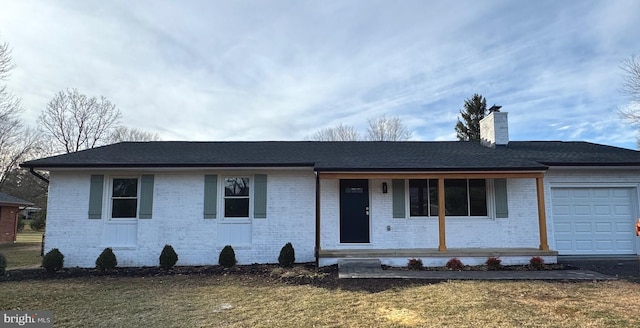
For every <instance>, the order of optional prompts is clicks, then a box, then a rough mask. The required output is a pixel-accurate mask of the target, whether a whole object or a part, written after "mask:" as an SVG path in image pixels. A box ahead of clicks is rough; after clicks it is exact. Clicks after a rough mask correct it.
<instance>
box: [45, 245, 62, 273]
mask: <svg viewBox="0 0 640 328" xmlns="http://www.w3.org/2000/svg"><path fill="white" fill-rule="evenodd" d="M42 266H43V267H44V269H45V270H47V272H49V273H52V272H56V271H58V270H60V269H62V267H64V255H62V253H61V252H60V250H58V249H57V248H54V249H52V250H50V251H49V252H47V254H45V255H44V257H43V258H42Z"/></svg>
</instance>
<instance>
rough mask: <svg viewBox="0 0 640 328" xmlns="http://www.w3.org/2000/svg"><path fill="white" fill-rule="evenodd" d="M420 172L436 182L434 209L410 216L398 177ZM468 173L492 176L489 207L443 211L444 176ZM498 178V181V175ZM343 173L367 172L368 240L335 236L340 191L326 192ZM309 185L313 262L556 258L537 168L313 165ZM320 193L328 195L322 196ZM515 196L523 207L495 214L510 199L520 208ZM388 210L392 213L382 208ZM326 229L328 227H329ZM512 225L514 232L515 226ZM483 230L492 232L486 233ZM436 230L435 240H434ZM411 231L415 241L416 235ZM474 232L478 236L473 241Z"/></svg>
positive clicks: (416, 176) (348, 176)
mask: <svg viewBox="0 0 640 328" xmlns="http://www.w3.org/2000/svg"><path fill="white" fill-rule="evenodd" d="M420 179H421V180H429V181H430V182H433V183H434V184H435V183H437V188H436V187H435V186H433V189H432V191H433V192H434V193H437V204H431V205H430V208H431V209H430V210H432V211H434V212H436V211H437V216H436V215H435V213H432V214H430V216H425V217H420V218H416V217H413V216H412V214H413V213H412V211H413V209H412V208H411V207H410V206H411V200H406V199H405V198H409V197H410V193H411V191H409V188H408V187H407V186H406V183H405V182H408V181H412V180H420ZM469 179H476V180H485V181H489V180H491V182H490V183H489V182H487V186H486V190H487V198H488V199H489V198H490V201H489V200H488V201H487V204H488V205H486V206H487V207H488V208H489V210H487V212H490V213H488V214H487V215H486V217H481V218H477V217H471V216H470V217H459V216H450V215H448V213H447V204H446V199H447V195H446V192H445V190H446V188H445V180H469ZM498 179H499V180H501V181H497V180H498ZM343 180H347V181H348V180H366V181H369V182H370V184H371V185H369V186H368V187H369V190H370V192H371V195H369V198H370V200H371V204H370V207H369V206H367V208H366V214H367V218H368V220H369V221H368V224H369V227H370V228H369V229H370V230H371V233H370V235H371V240H368V242H343V240H340V241H337V240H336V239H335V238H334V235H333V234H335V233H336V215H337V216H338V217H339V218H337V220H338V221H340V220H343V218H341V217H340V216H344V213H342V212H341V213H340V214H336V211H337V210H336V209H333V208H331V206H330V204H334V203H337V206H339V207H340V206H344V204H343V203H344V202H343V201H342V199H340V200H337V202H336V196H335V195H333V193H336V192H338V193H340V192H342V191H341V190H340V188H341V187H338V186H342V184H341V181H343ZM514 180H517V181H523V182H524V184H522V183H510V185H511V189H512V190H510V191H511V194H512V195H513V198H514V199H513V200H510V201H507V198H506V194H507V190H506V188H507V187H506V186H507V184H506V181H514ZM379 185H380V186H379ZM467 185H468V183H467ZM520 185H523V186H524V187H520ZM336 187H337V188H336ZM316 188H317V190H316V202H317V203H316V249H315V250H316V253H315V254H316V261H317V264H318V265H321V266H322V265H330V264H333V263H334V262H336V261H337V260H338V259H344V258H354V259H355V258H359V259H373V258H375V259H380V260H381V261H382V263H383V264H387V265H394V266H404V265H406V262H407V259H410V258H420V259H422V261H423V263H424V265H425V266H442V265H444V264H445V263H446V262H447V261H448V260H449V259H451V258H453V257H457V258H459V259H461V260H462V261H463V263H465V264H470V265H476V264H481V263H484V262H485V261H486V259H487V258H488V257H499V258H501V259H502V261H503V264H505V265H509V264H521V263H528V261H529V259H530V258H531V257H533V256H539V257H542V258H543V259H544V260H545V262H547V263H555V262H557V255H558V253H557V252H556V251H553V250H550V249H549V243H548V240H547V222H546V215H545V199H544V171H542V170H536V171H531V170H528V171H475V172H473V171H471V172H428V173H420V172H416V173H414V172H410V173H409V172H393V173H391V172H390V173H385V172H317V183H316ZM500 188H504V193H505V198H504V200H502V199H498V198H499V197H497V196H496V194H497V193H498V191H497V190H498V189H500ZM389 195H391V196H389ZM434 196H435V195H434ZM489 196H490V197H489ZM323 197H325V198H331V199H330V200H324V201H323ZM390 198H392V199H390ZM398 199H400V201H398ZM389 202H391V203H392V206H391V207H392V209H389V208H388V207H389V206H386V205H385V204H387V205H388V203H389ZM502 202H503V203H502ZM520 203H523V204H525V205H526V206H528V207H527V208H524V209H522V210H519V211H515V210H514V211H513V212H514V213H513V214H511V216H510V215H509V214H506V215H504V216H501V214H496V213H501V212H505V213H507V212H508V208H509V206H511V207H513V208H514V209H519V206H520ZM370 210H371V211H370ZM389 210H392V211H393V213H389ZM323 220H325V221H323ZM509 220H510V221H509ZM326 221H330V222H329V223H327V222H326ZM505 222H506V223H505ZM518 222H525V223H526V226H524V225H523V230H526V232H522V231H517V230H518V229H517V228H518V224H519V223H518ZM340 225H341V227H340V228H339V229H343V225H342V222H341V223H340ZM398 225H400V226H401V227H399V229H398V228H396V226H398ZM434 228H435V229H437V233H436V231H433V230H435V229H434ZM536 228H537V229H536ZM323 229H324V230H323ZM394 229H395V230H402V229H404V230H403V232H402V233H400V234H399V235H398V234H396V235H394V234H392V230H394ZM448 229H450V230H448ZM327 230H331V233H329V232H328V231H327ZM385 230H386V232H385ZM499 230H502V231H499ZM381 231H382V232H381ZM514 231H517V232H516V233H514ZM425 232H426V233H425ZM385 233H386V234H385ZM422 233H424V239H425V240H427V239H429V242H428V243H427V242H425V243H420V242H419V240H420V235H421V234H422ZM523 233H524V234H526V238H522V239H523V240H525V239H526V241H525V242H522V244H519V240H518V238H520V237H519V234H523ZM487 234H492V235H495V237H493V236H486V235H487ZM481 235H482V236H481ZM512 235H513V236H512ZM447 236H449V237H450V238H452V237H451V236H453V238H452V239H453V240H452V241H451V242H448V240H447ZM465 236H466V237H465ZM479 237H481V238H479ZM436 238H437V244H435V240H433V239H436ZM465 238H467V239H468V240H465ZM532 238H535V244H537V245H535V244H533V242H532ZM383 239H386V240H383ZM416 239H417V240H418V241H415V240H416ZM478 239H482V240H483V241H482V242H479V241H477V240H478ZM506 239H509V240H506ZM406 240H412V242H406ZM416 246H419V247H416ZM425 246H426V247H425Z"/></svg>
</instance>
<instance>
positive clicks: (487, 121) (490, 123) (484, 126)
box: [480, 112, 509, 148]
mask: <svg viewBox="0 0 640 328" xmlns="http://www.w3.org/2000/svg"><path fill="white" fill-rule="evenodd" d="M480 143H481V144H482V145H483V146H487V147H491V148H495V147H496V145H506V144H508V143H509V120H508V119H507V113H506V112H492V113H491V114H489V115H488V116H486V117H485V118H483V119H482V120H480Z"/></svg>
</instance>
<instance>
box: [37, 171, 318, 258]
mask: <svg viewBox="0 0 640 328" xmlns="http://www.w3.org/2000/svg"><path fill="white" fill-rule="evenodd" d="M236 173H237V174H239V175H249V176H251V175H253V174H267V180H268V185H267V190H268V193H267V218H266V219H253V220H251V221H250V224H249V227H250V232H251V236H250V240H251V244H250V245H249V246H247V247H234V250H235V252H236V258H237V259H238V261H239V263H240V264H250V263H277V261H278V255H279V253H280V249H281V248H282V246H284V244H285V243H287V242H291V243H292V244H293V246H294V248H295V251H296V261H297V262H310V261H314V260H315V258H314V254H313V251H314V239H315V233H314V230H315V176H314V174H313V172H311V171H306V170H305V171H302V170H291V171H284V170H270V171H252V172H236ZM90 174H105V175H109V174H110V173H109V172H97V173H88V172H86V173H85V172H55V171H54V172H51V179H50V180H51V183H50V185H49V205H48V213H47V232H46V244H45V247H46V251H49V250H50V249H52V248H58V249H60V251H61V252H62V253H63V254H64V255H65V266H67V267H74V266H79V267H93V266H95V259H96V258H97V256H98V255H99V254H100V252H101V251H102V250H103V249H104V248H105V247H109V246H111V245H109V244H108V243H106V242H105V238H104V236H103V230H104V229H105V225H106V224H108V221H107V220H106V219H104V218H103V219H102V220H89V219H88V218H87V213H88V204H89V186H90ZM117 174H118V175H123V173H121V172H118V173H117ZM134 174H140V173H139V172H138V173H134ZM144 174H154V175H155V183H154V201H153V218H152V219H146V220H143V219H140V220H137V241H136V246H135V247H129V248H114V253H115V254H116V256H117V257H118V264H119V265H120V266H141V265H144V266H155V265H158V257H159V255H160V252H161V250H162V247H163V246H164V245H165V244H171V245H172V246H173V247H174V249H175V250H176V252H177V253H178V256H179V261H178V265H206V264H217V261H218V256H219V253H220V250H221V249H222V247H223V246H224V245H220V244H219V243H218V237H219V235H218V230H219V229H220V227H221V226H222V225H228V224H232V223H231V222H234V221H230V220H228V219H227V220H225V219H221V216H222V215H221V213H223V211H222V207H221V206H220V204H221V201H220V199H219V200H218V205H219V206H218V218H217V219H203V205H204V204H203V203H204V174H205V172H195V173H191V172H189V173H167V172H144ZM206 174H218V181H219V183H220V182H221V178H222V176H224V175H229V174H227V173H226V172H222V171H207V172H206ZM231 175H234V174H233V173H231ZM105 184H108V183H107V181H105ZM218 195H219V196H220V190H219V191H218ZM106 197H107V195H105V200H106V199H107V198H106ZM108 204H109V203H108V202H107V201H105V202H104V203H103V206H105V207H106V206H109V205H108ZM236 222H237V221H236ZM225 237H226V236H225Z"/></svg>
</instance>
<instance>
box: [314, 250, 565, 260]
mask: <svg viewBox="0 0 640 328" xmlns="http://www.w3.org/2000/svg"><path fill="white" fill-rule="evenodd" d="M318 255H319V257H320V258H384V257H406V258H412V257H416V258H418V257H490V256H493V257H506V256H558V252H557V251H552V250H549V251H542V250H539V249H537V248H450V249H447V250H446V251H444V252H441V251H439V250H438V249H437V248H405V249H322V250H320V252H319V253H318Z"/></svg>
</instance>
